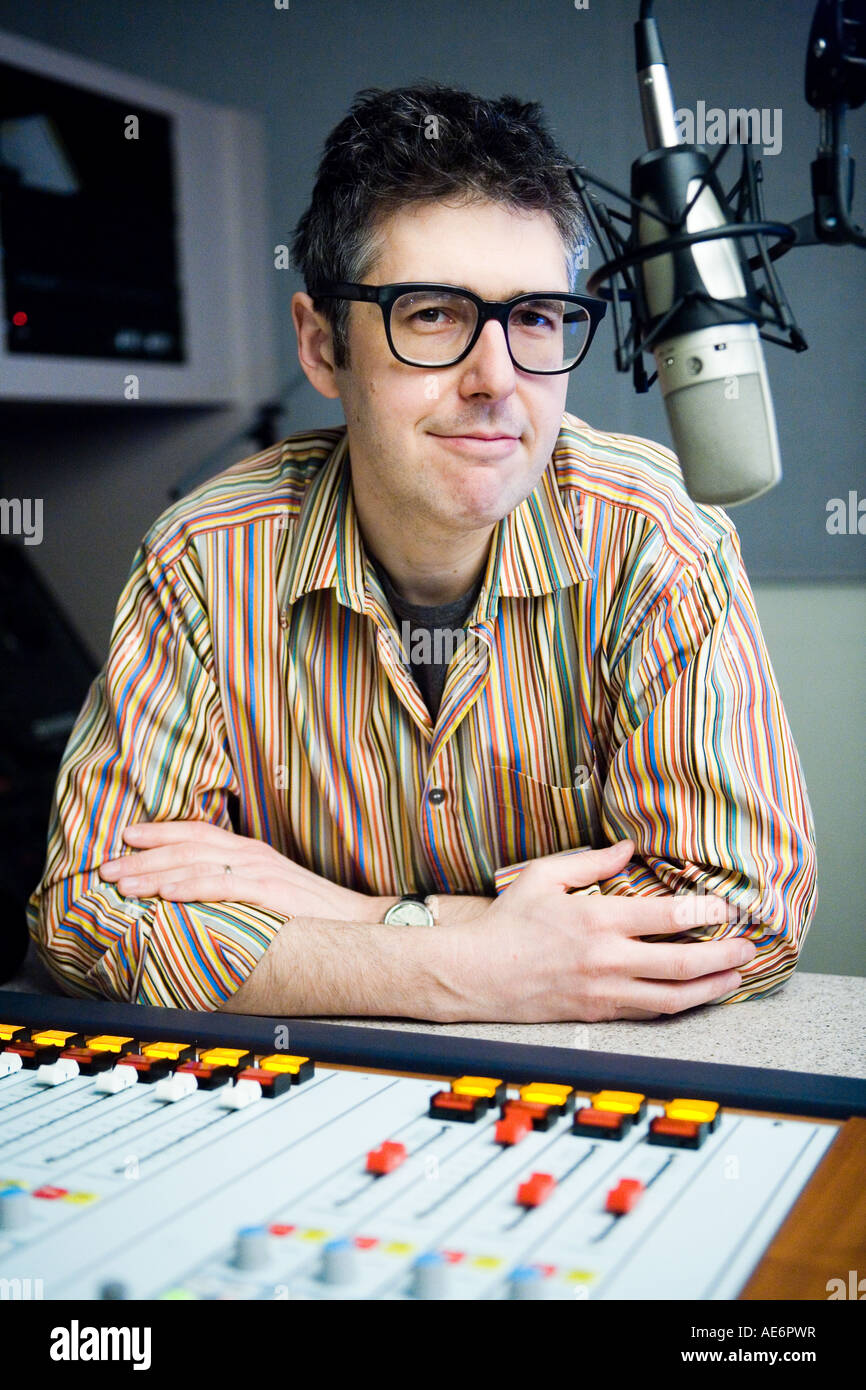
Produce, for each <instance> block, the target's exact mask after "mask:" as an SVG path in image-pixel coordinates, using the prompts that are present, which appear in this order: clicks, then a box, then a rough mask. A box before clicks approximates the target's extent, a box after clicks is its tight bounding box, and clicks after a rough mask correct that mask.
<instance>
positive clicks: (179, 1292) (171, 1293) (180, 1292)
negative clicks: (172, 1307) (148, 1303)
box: [159, 1289, 198, 1299]
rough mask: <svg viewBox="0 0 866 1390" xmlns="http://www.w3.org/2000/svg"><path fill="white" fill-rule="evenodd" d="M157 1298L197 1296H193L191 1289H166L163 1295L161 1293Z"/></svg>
mask: <svg viewBox="0 0 866 1390" xmlns="http://www.w3.org/2000/svg"><path fill="white" fill-rule="evenodd" d="M159 1296H160V1298H170V1299H188V1298H198V1294H194V1293H193V1292H192V1290H191V1289H166V1291H165V1293H161V1294H160V1295H159Z"/></svg>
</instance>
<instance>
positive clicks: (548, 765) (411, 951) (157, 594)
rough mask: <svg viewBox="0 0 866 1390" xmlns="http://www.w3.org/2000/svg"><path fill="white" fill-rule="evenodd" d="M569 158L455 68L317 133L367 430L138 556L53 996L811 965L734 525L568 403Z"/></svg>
mask: <svg viewBox="0 0 866 1390" xmlns="http://www.w3.org/2000/svg"><path fill="white" fill-rule="evenodd" d="M566 168H567V160H566V159H565V156H564V155H563V154H562V152H561V151H560V150H558V149H557V147H556V146H555V145H554V143H553V142H552V140H551V138H550V136H549V134H548V133H547V131H546V129H545V128H544V125H543V122H542V119H541V114H540V111H539V109H538V107H537V106H534V105H521V104H520V103H518V102H517V101H515V100H514V99H513V98H502V99H501V100H499V101H483V100H481V99H479V98H476V97H474V96H471V95H469V94H468V93H465V92H458V91H454V90H451V89H448V88H445V87H441V86H438V85H434V84H426V85H424V86H422V87H417V88H407V89H400V90H395V91H390V92H377V91H375V90H372V91H368V92H362V93H359V94H358V96H357V97H356V100H355V103H354V105H353V108H352V111H351V112H350V114H349V115H348V116H347V117H346V119H345V120H344V121H342V122H341V123H340V125H338V126H337V128H336V129H335V131H334V132H333V133H332V135H331V136H330V138H329V140H328V142H327V145H326V149H325V153H324V157H323V160H322V164H321V166H320V170H319V175H318V180H317V183H316V187H315V190H314V194H313V199H312V203H311V206H310V208H309V209H308V211H307V212H306V213H305V214H304V216H303V218H302V219H301V221H300V223H299V225H298V229H297V231H296V235H295V242H294V254H295V263H296V265H297V267H298V269H299V270H300V271H301V273H302V275H303V277H304V283H305V284H306V286H307V292H299V293H297V294H295V296H294V298H293V300H292V313H293V318H294V323H295V327H296V330H297V335H298V354H299V358H300V361H301V364H302V366H303V368H304V371H305V372H306V374H307V376H308V378H309V380H310V381H311V382H312V384H313V385H314V386H315V387H316V389H317V390H318V391H320V392H321V394H322V395H323V396H325V397H327V398H329V399H337V398H339V399H340V401H341V403H342V406H343V410H344V413H345V418H346V426H345V428H335V429H326V430H320V431H317V432H311V433H307V434H301V435H296V436H293V437H291V438H289V439H287V440H284V441H283V442H282V443H281V444H279V445H277V446H275V447H274V448H271V449H267V450H265V451H264V452H262V453H260V454H258V455H256V456H255V457H253V458H250V459H247V460H245V461H244V462H242V463H239V464H237V465H235V466H234V467H233V468H230V469H229V470H227V471H226V472H225V473H223V474H222V475H220V476H219V477H217V478H215V479H213V480H212V481H210V482H208V483H206V484H204V485H203V486H202V487H200V488H199V489H198V490H197V491H196V492H194V493H193V494H192V495H191V496H190V497H188V498H186V499H184V500H183V501H181V502H179V503H177V504H176V505H175V506H173V507H172V508H170V509H169V510H168V511H167V512H166V513H165V514H164V515H163V516H162V517H161V518H160V519H159V520H158V521H157V522H156V523H155V525H154V526H153V527H152V528H151V530H150V532H149V533H148V535H147V537H146V538H145V541H144V542H143V545H142V547H141V549H140V551H139V553H138V555H137V557H136V560H135V562H134V565H133V569H132V573H131V576H130V579H129V581H128V583H127V586H126V588H125V590H124V592H123V594H122V596H121V599H120V603H119V607H118V613H117V620H116V624H115V629H114V633H113V636H112V642H111V650H110V654H109V658H108V662H107V666H106V669H105V672H104V673H103V674H102V676H101V677H99V678H98V679H97V681H96V682H95V683H94V686H93V688H92V690H91V692H90V695H89V697H88V700H87V702H86V705H85V708H84V709H83V711H82V713H81V715H80V717H79V721H78V723H77V725H76V728H75V730H74V732H73V734H72V737H71V739H70V743H69V747H68V749H67V751H66V754H65V757H64V761H63V765H62V768H61V771H60V776H59V780H58V788H57V799H56V808H55V815H54V818H53V821H52V826H51V831H50V843H49V855H48V863H47V866H46V871H45V875H44V877H43V880H42V882H41V884H40V885H39V887H38V889H37V890H36V891H35V893H34V895H33V898H32V901H31V918H30V923H31V932H32V934H33V936H34V938H35V939H36V941H37V942H38V944H39V946H40V951H41V955H42V957H43V959H44V960H45V961H46V963H47V964H48V965H49V967H50V968H51V969H52V970H53V971H54V973H55V975H56V976H57V978H58V980H60V981H61V982H62V983H63V984H64V986H65V987H66V988H68V989H70V990H73V991H75V992H79V993H86V994H106V995H109V996H110V997H114V998H119V999H128V1000H132V1001H137V1002H141V1003H159V1004H166V1005H173V1006H180V1007H193V1008H226V1009H235V1010H238V1011H247V1012H258V1013H268V1012H271V1013H282V1014H307V1015H309V1014H314V1015H315V1014H344V1015H363V1014H379V1015H397V1016H408V1017H413V1018H422V1019H430V1020H438V1021H452V1020H460V1019H469V1020H473V1019H502V1020H513V1021H532V1020H554V1019H575V1020H586V1021H594V1020H599V1019H613V1018H629V1019H635V1018H652V1017H657V1016H659V1015H662V1014H669V1013H674V1012H678V1011H681V1010H683V1009H689V1008H692V1007H694V1006H696V1005H700V1004H704V1003H709V1002H714V1001H715V1002H718V1001H720V1000H725V1001H728V1002H733V1001H737V1000H743V999H747V998H750V997H755V996H758V995H762V994H764V993H766V992H767V991H768V990H769V989H771V988H775V987H776V986H777V985H778V984H779V983H780V982H782V981H783V980H784V979H785V978H787V976H788V975H790V973H791V971H792V970H793V969H794V966H795V964H796V959H797V954H798V951H799V948H800V944H801V942H802V940H803V937H804V935H805V932H806V929H807V926H808V923H809V919H810V915H811V913H812V911H813V908H814V903H815V893H816V889H815V850H814V845H813V829H812V820H811V812H810V808H809V804H808V799H807V795H806V788H805V785H804V782H803V777H802V772H801V770H800V765H799V761H798V757H797V752H796V749H795V747H794V743H793V740H792V737H791V732H790V729H789V726H788V723H787V720H786V717H785V713H784V710H783V708H782V704H781V701H780V698H779V694H778V691H777V689H776V685H775V681H774V677H773V672H772V668H771V665H770V661H769V658H768V655H767V651H766V648H765V645H764V641H763V637H762V635H761V631H760V627H759V624H758V620H757V616H756V614H755V610H754V606H753V601H752V595H751V591H750V588H749V583H748V579H747V577H746V573H745V570H744V568H743V565H742V562H741V559H740V553H739V544H738V540H737V535H736V531H735V529H734V527H733V525H732V524H731V522H730V521H729V519H728V517H727V516H726V515H725V513H724V512H723V511H721V510H720V509H718V508H712V507H702V506H697V505H695V504H694V503H692V502H691V500H690V499H689V497H688V495H687V493H686V492H685V490H684V487H683V483H682V478H681V474H680V472H679V469H678V466H677V464H676V460H675V458H674V456H673V455H672V454H671V453H670V451H669V450H667V449H664V448H662V447H661V446H659V445H656V444H653V443H650V442H649V441H646V440H642V439H637V438H630V437H627V436H623V435H616V434H610V433H605V432H602V431H599V430H596V429H594V428H592V427H591V426H590V425H588V424H586V423H585V422H583V421H582V420H579V419H578V418H577V417H575V416H573V415H569V414H564V405H565V396H566V385H567V381H568V373H569V370H570V369H571V368H572V367H573V366H574V365H576V364H577V363H578V362H579V361H580V360H582V355H583V354H584V353H585V350H586V348H587V347H588V345H589V341H590V339H591V336H592V331H593V329H594V327H595V324H596V323H597V321H598V317H599V310H598V307H597V306H596V305H594V304H593V303H592V302H591V301H590V302H581V299H580V297H574V298H572V297H571V292H572V291H573V290H574V285H575V278H576V271H577V267H578V264H579V261H580V257H581V252H582V249H583V247H584V245H585V241H586V227H585V222H584V216H583V213H582V209H581V206H580V203H579V201H578V200H577V198H576V197H575V195H574V193H573V191H572V189H571V185H570V184H569V182H568V180H567V177H566V173H565V170H566ZM393 286H396V287H397V288H396V289H394V288H391V287H393ZM370 287H372V288H370ZM407 287H411V288H407ZM310 291H312V293H311V292H310ZM514 299H518V300H519V302H518V303H516V304H511V303H510V301H512V300H514ZM503 305H504V306H505V307H503ZM482 311H483V316H482ZM443 631H447V633H449V634H450V635H451V638H452V639H453V638H454V636H455V634H456V636H457V638H458V639H459V640H458V641H457V643H456V646H455V645H454V643H453V642H452V648H453V649H452V650H451V651H450V652H446V651H443V650H442V643H441V641H439V642H438V646H439V650H438V651H437V641H438V639H439V638H441V636H442V633H443ZM425 637H426V638H427V639H428V640H427V641H426V642H425V641H424V638H425ZM407 638H408V640H405V639H407ZM130 851H135V855H134V857H132V858H130V857H129V852H130ZM575 851H583V852H582V853H577V852H575ZM405 894H414V895H416V898H417V899H418V900H420V901H415V902H408V903H407V902H403V901H401V899H402V898H403V895H405ZM386 917H387V919H388V920H385V918H386Z"/></svg>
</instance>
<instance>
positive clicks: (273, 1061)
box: [259, 1052, 310, 1072]
mask: <svg viewBox="0 0 866 1390" xmlns="http://www.w3.org/2000/svg"><path fill="white" fill-rule="evenodd" d="M309 1060H310V1059H309V1057H289V1056H288V1054H287V1053H285V1052H274V1053H272V1054H271V1056H270V1057H260V1058H259V1066H260V1067H261V1069H262V1071H281V1072H283V1071H290V1072H296V1071H300V1069H301V1067H302V1066H303V1064H304V1062H309Z"/></svg>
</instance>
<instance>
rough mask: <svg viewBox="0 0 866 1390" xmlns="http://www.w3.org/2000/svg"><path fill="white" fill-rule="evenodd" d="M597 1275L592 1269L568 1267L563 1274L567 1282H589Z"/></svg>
mask: <svg viewBox="0 0 866 1390" xmlns="http://www.w3.org/2000/svg"><path fill="white" fill-rule="evenodd" d="M597 1277H598V1276H597V1275H596V1273H595V1270H592V1269H570V1270H569V1271H568V1273H567V1274H566V1276H565V1278H566V1280H567V1281H568V1283H569V1284H591V1283H592V1281H593V1280H594V1279H596V1278H597Z"/></svg>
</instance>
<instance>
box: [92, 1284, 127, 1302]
mask: <svg viewBox="0 0 866 1390" xmlns="http://www.w3.org/2000/svg"><path fill="white" fill-rule="evenodd" d="M99 1297H100V1298H104V1299H109V1300H114V1299H120V1298H129V1286H128V1285H127V1284H124V1282H123V1280H122V1279H109V1280H108V1281H107V1282H106V1283H105V1284H103V1285H102V1286H101V1288H100V1290H99Z"/></svg>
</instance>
